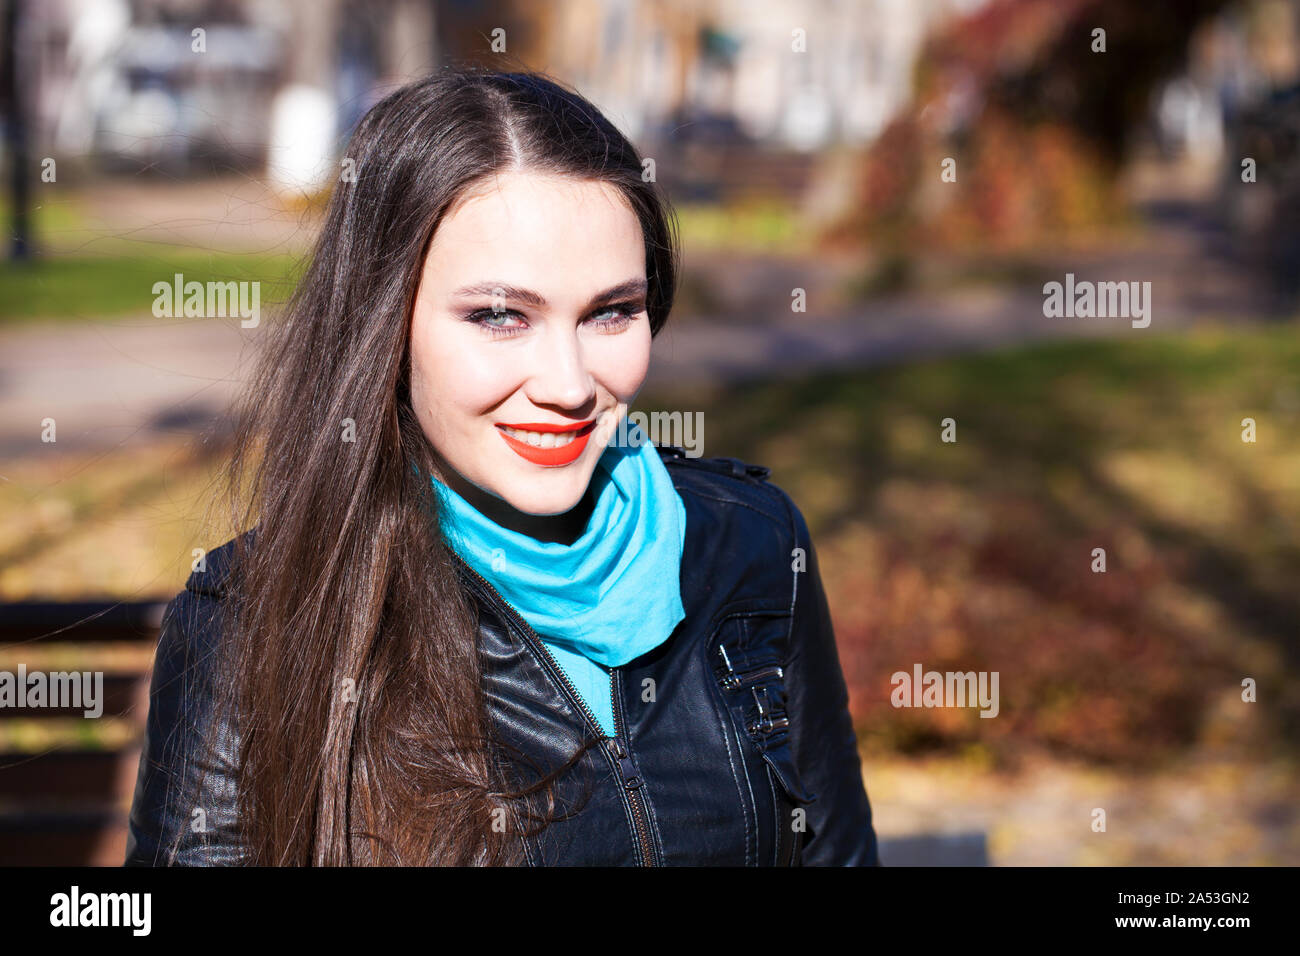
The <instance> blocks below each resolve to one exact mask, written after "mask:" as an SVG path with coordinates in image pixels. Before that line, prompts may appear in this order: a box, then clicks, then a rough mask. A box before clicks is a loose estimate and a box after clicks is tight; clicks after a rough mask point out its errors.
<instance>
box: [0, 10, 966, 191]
mask: <svg viewBox="0 0 1300 956" xmlns="http://www.w3.org/2000/svg"><path fill="white" fill-rule="evenodd" d="M982 2H983V0H857V2H850V0H554V2H549V3H537V2H529V0H497V2H470V0H369V2H362V0H44V2H40V3H35V2H32V0H18V3H19V10H20V15H19V19H18V28H17V29H18V33H19V40H18V43H17V50H18V51H19V54H20V55H21V56H22V58H23V63H22V69H23V71H24V72H25V74H26V75H29V76H31V77H32V82H31V83H30V84H29V86H28V87H27V88H26V96H27V98H28V104H29V108H30V109H31V111H32V114H33V115H32V118H33V123H32V126H33V129H34V134H33V135H34V139H35V141H36V144H37V147H36V148H37V149H38V150H39V153H38V155H43V154H53V155H55V156H57V157H86V158H90V159H93V160H94V161H95V162H96V163H97V164H98V165H100V166H102V167H107V168H115V167H116V168H123V169H132V170H137V169H140V168H141V167H142V166H153V165H156V166H158V167H161V168H163V169H166V170H168V171H171V172H174V173H183V172H186V171H202V170H204V169H207V168H210V167H211V166H213V165H222V166H235V167H238V168H253V167H256V166H259V165H262V164H266V166H267V168H268V170H269V173H270V177H271V179H272V181H273V182H276V183H279V184H280V185H281V186H283V187H284V188H286V189H295V188H311V187H312V186H313V185H319V183H320V181H321V177H322V176H324V175H325V174H326V166H328V164H330V163H332V162H333V160H334V152H335V150H336V148H337V143H338V142H339V140H340V139H341V138H342V136H344V135H345V134H346V132H347V131H348V130H349V129H350V128H351V127H352V125H353V124H354V123H355V121H356V120H357V118H358V117H359V116H360V115H361V114H362V113H363V112H364V111H365V109H366V108H368V107H369V106H370V105H371V103H373V102H374V100H375V99H376V98H377V96H378V95H379V94H380V93H381V92H382V91H383V90H384V89H385V88H387V87H388V86H391V85H394V84H398V83H401V82H403V81H406V80H408V79H410V78H412V77H415V76H419V75H422V74H424V73H427V72H428V71H430V70H432V69H434V68H435V67H436V66H437V65H438V64H441V63H446V62H483V63H493V62H496V63H501V62H503V61H504V58H502V57H501V56H499V53H500V52H504V53H505V54H507V56H508V57H509V61H508V62H509V63H510V65H512V66H517V65H519V64H526V65H527V66H528V67H529V68H537V69H543V70H545V71H547V72H548V73H550V74H551V75H553V76H556V77H558V78H560V79H562V80H563V81H565V82H567V83H570V84H572V85H574V86H576V87H577V88H578V89H579V90H580V91H582V92H583V93H584V94H585V95H587V96H588V97H590V98H591V99H592V100H593V101H594V102H596V103H597V105H598V106H600V107H601V108H602V109H603V110H605V111H607V113H608V114H609V115H610V116H611V118H612V119H614V121H615V122H617V123H618V124H620V126H621V127H622V128H623V129H624V130H625V132H627V133H628V134H629V135H631V136H632V137H634V138H636V139H637V140H638V141H639V142H641V141H656V140H663V139H666V138H667V137H668V136H669V135H670V134H671V135H672V136H673V137H675V138H676V139H677V140H680V141H688V140H692V139H700V140H705V141H711V142H718V141H744V142H748V143H758V144H765V145H768V146H771V147H772V148H774V149H789V150H799V151H809V150H815V149H819V148H822V147H825V146H827V145H830V144H833V143H850V144H862V143H866V142H869V141H870V140H871V139H872V138H873V137H874V136H875V135H876V134H877V133H878V132H879V131H880V129H881V128H882V126H883V125H884V123H885V122H886V121H887V120H888V119H889V117H890V116H891V115H892V114H893V112H894V111H895V110H897V109H898V108H899V107H900V106H901V105H902V104H903V103H905V102H906V100H907V98H908V95H909V90H910V86H911V69H912V64H913V60H914V58H915V54H916V51H917V49H918V48H919V45H920V43H921V41H922V39H923V37H924V35H925V33H926V31H927V29H928V28H929V27H930V26H931V25H932V24H933V23H934V22H935V21H936V20H938V19H941V18H943V17H945V16H948V15H951V14H953V13H960V12H964V11H966V10H969V9H970V8H972V7H974V6H978V5H979V4H980V3H982ZM494 45H495V46H494ZM502 46H504V50H502V49H501V47H502Z"/></svg>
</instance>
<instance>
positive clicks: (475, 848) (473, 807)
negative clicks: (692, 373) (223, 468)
mask: <svg viewBox="0 0 1300 956" xmlns="http://www.w3.org/2000/svg"><path fill="white" fill-rule="evenodd" d="M344 156H345V157H346V159H348V160H350V161H351V162H350V163H345V164H344V168H350V170H351V171H352V172H353V173H354V175H353V176H351V177H345V178H344V181H341V182H340V183H338V184H337V185H336V186H335V188H334V192H333V195H332V197H331V199H330V202H329V206H328V209H327V211H326V213H325V219H324V226H323V231H322V232H321V234H320V237H319V240H318V243H317V245H316V247H315V249H314V252H313V253H312V256H311V258H310V261H309V264H308V266H307V268H306V270H305V272H304V275H303V278H302V280H301V282H300V283H299V285H298V287H297V289H296V291H295V293H294V295H293V297H292V298H291V299H290V301H289V302H288V304H287V307H286V309H285V311H284V313H283V315H282V316H281V317H280V319H279V321H278V322H277V328H276V329H275V330H274V335H275V340H274V342H273V343H272V344H271V346H270V347H269V348H267V349H266V350H265V352H264V353H263V355H262V357H261V363H260V365H259V367H258V369H257V372H256V375H255V377H254V380H253V382H252V383H251V386H250V388H249V390H248V392H247V393H246V395H245V397H244V400H243V403H242V405H241V407H240V409H239V413H238V420H237V425H236V430H235V448H234V452H233V454H232V456H231V459H230V468H229V474H228V480H229V484H230V488H231V492H232V499H231V500H232V503H233V504H234V505H235V512H234V520H235V522H236V523H235V527H237V528H239V527H250V526H251V525H252V524H254V522H256V530H255V535H254V541H253V543H252V545H251V546H249V547H244V546H243V542H242V541H241V542H240V547H239V548H238V549H237V558H236V562H235V564H236V567H237V573H236V574H235V575H234V576H233V577H232V579H231V590H230V593H229V597H230V600H227V601H225V602H224V605H225V607H224V610H226V611H227V612H229V613H227V614H226V617H227V624H226V625H225V627H224V630H223V643H224V645H225V646H224V650H225V651H226V653H225V655H224V662H225V663H224V665H223V667H222V670H221V674H222V676H221V679H220V681H219V695H218V696H219V700H220V701H221V702H222V703H223V704H224V706H226V707H229V708H231V709H232V710H233V712H234V713H235V714H236V720H237V723H238V728H239V733H240V737H241V740H240V747H239V765H238V768H237V780H238V799H239V809H240V821H241V824H240V825H241V827H242V829H243V836H244V840H245V842H246V845H247V847H248V851H249V862H252V863H257V864H277V865H309V864H310V865H341V864H418V865H438V864H453V865H462V864H503V863H512V862H518V860H519V857H518V853H519V841H518V840H517V839H516V837H517V834H518V833H519V832H521V830H522V826H523V824H522V822H521V821H522V819H523V815H522V814H521V813H520V812H519V810H518V807H517V806H515V804H514V798H516V797H518V796H520V793H519V792H512V791H509V790H508V788H507V787H506V785H505V777H506V772H505V771H504V770H502V767H501V759H500V756H499V754H500V751H499V750H497V749H494V746H495V745H494V741H493V736H492V733H491V726H490V720H489V719H488V716H487V712H486V707H485V701H484V694H483V692H482V687H481V683H480V681H481V670H480V661H479V656H478V651H477V630H476V627H477V622H476V619H475V616H474V604H473V602H472V601H471V600H470V599H469V598H468V596H467V595H466V594H465V592H464V588H463V585H462V584H461V582H460V580H459V578H458V576H457V570H456V566H455V563H454V559H453V557H452V555H451V554H450V552H449V550H448V547H447V545H446V543H445V542H444V541H443V539H442V536H441V534H440V532H439V529H438V521H437V510H436V498H435V496H434V495H433V494H432V488H431V486H430V482H429V476H430V474H432V473H434V472H435V470H436V469H437V468H438V467H439V465H440V462H439V459H438V456H437V453H436V451H435V449H433V448H432V447H431V445H430V444H429V442H428V440H427V438H426V436H425V434H424V432H423V431H422V430H421V428H420V425H419V423H418V421H417V419H416V417H415V414H414V412H413V411H412V408H411V399H410V354H409V348H408V341H409V325H410V319H411V313H412V306H413V302H414V298H415V293H416V289H417V287H418V282H419V274H420V269H421V265H422V263H423V260H424V256H425V253H426V250H427V248H428V244H429V241H430V240H431V238H432V237H433V234H434V230H435V229H436V228H437V226H438V224H439V222H440V220H441V218H442V217H443V215H444V214H445V213H446V210H448V208H450V207H451V205H452V204H453V203H454V202H455V200H456V199H457V198H458V197H459V196H460V195H461V194H463V193H464V192H465V191H466V190H467V189H469V188H470V187H471V186H473V185H475V184H476V183H478V182H479V181H480V180H483V179H485V178H487V177H490V176H492V175H494V174H496V173H499V172H502V171H505V170H511V169H523V170H534V171H538V172H543V173H547V174H554V175H562V176H567V177H572V178H575V179H579V180H594V181H605V182H608V183H611V184H613V185H614V186H616V187H617V188H618V189H619V190H620V191H621V193H622V195H624V196H625V197H626V199H627V201H628V202H629V204H630V205H631V208H632V209H633V210H634V211H635V213H636V215H637V217H638V219H639V220H640V222H641V226H642V231H643V235H644V238H645V249H646V275H647V280H648V283H649V296H648V305H647V308H648V312H649V317H650V326H651V329H652V331H653V332H655V333H657V332H658V331H659V329H660V328H661V327H662V326H663V324H664V322H665V320H666V319H667V317H668V313H669V310H670V309H671V306H672V299H673V293H674V287H675V281H676V274H677V264H678V247H677V236H676V229H675V223H674V219H673V213H672V210H671V207H670V206H669V205H668V203H667V201H666V199H665V198H664V197H663V195H662V194H661V192H660V191H659V189H658V187H657V186H656V185H655V184H654V183H653V182H647V181H646V179H645V178H644V177H643V175H642V169H643V164H642V158H641V156H640V155H639V154H638V152H637V150H636V149H635V148H634V147H633V146H632V144H631V143H629V142H628V140H627V139H626V138H625V137H624V136H623V135H622V134H621V133H620V132H619V131H618V130H617V129H616V128H615V127H614V126H613V125H612V124H611V123H610V122H609V121H608V120H607V119H606V118H605V117H604V116H602V115H601V113H600V112H599V111H598V110H597V109H596V108H595V107H594V106H593V105H592V104H591V103H589V102H588V101H587V100H585V99H584V98H583V97H581V96H579V95H578V94H577V93H575V92H573V91H571V90H569V89H567V88H565V87H563V86H562V85H560V84H558V83H556V82H554V81H553V80H551V79H549V78H547V77H545V76H544V75H540V74H536V73H528V72H517V73H503V72H497V71H491V70H486V69H481V68H475V67H457V68H448V69H445V70H444V71H442V72H439V73H436V74H434V75H432V76H429V77H428V78H426V79H423V80H420V81H418V82H415V83H412V84H410V85H408V86H405V87H403V88H401V89H399V90H397V91H395V92H393V93H392V94H390V95H388V96H387V97H386V98H385V99H383V100H382V101H381V102H379V103H378V104H377V105H375V106H374V107H373V108H372V109H371V110H370V111H369V112H368V113H367V114H366V115H365V116H364V117H363V118H362V120H361V121H360V123H359V125H358V127H357V129H356V130H355V132H354V133H353V135H352V137H351V140H350V142H349V145H348V147H347V149H346V151H345V153H344ZM349 180H354V181H349ZM214 726H215V722H214ZM561 769H563V768H561ZM503 809H505V810H507V813H506V814H505V815H504V816H503V815H502V812H501V811H502V810H503ZM503 819H504V820H506V821H508V825H506V826H501V825H500V824H501V822H502V820H503Z"/></svg>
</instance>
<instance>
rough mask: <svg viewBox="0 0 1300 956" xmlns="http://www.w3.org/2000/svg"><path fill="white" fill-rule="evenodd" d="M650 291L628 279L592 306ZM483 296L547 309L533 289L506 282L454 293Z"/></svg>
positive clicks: (598, 295) (598, 296) (598, 297)
mask: <svg viewBox="0 0 1300 956" xmlns="http://www.w3.org/2000/svg"><path fill="white" fill-rule="evenodd" d="M647 289H648V286H647V283H646V280H645V279H628V280H627V281H626V282H620V283H619V284H618V285H614V286H610V287H609V288H608V289H606V290H604V291H603V292H598V293H596V295H594V296H592V297H591V303H590V304H591V305H595V304H596V303H599V302H608V301H610V300H612V299H620V298H627V297H629V296H643V295H645V294H646V291H647ZM481 295H490V296H500V297H501V298H503V299H509V300H511V301H512V302H522V303H524V304H525V305H531V306H535V307H536V308H545V307H546V299H545V298H544V297H543V296H541V295H539V294H538V293H536V292H534V291H532V290H531V289H520V288H516V287H515V286H512V285H506V283H504V282H478V283H475V284H474V285H467V286H464V287H463V288H460V289H457V290H456V291H455V292H453V293H452V296H453V297H456V298H470V297H477V296H481Z"/></svg>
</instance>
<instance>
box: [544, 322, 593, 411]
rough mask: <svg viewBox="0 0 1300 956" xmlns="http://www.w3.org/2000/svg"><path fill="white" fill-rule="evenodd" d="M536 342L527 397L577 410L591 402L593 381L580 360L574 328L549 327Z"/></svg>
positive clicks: (579, 347)
mask: <svg viewBox="0 0 1300 956" xmlns="http://www.w3.org/2000/svg"><path fill="white" fill-rule="evenodd" d="M539 344H540V346H541V347H540V349H539V350H538V352H537V353H536V355H535V362H536V367H535V368H534V369H533V374H532V375H531V376H530V377H529V384H528V389H527V394H528V398H529V400H530V401H532V402H533V404H535V405H553V406H556V407H558V408H565V409H579V408H581V407H582V406H583V405H586V404H587V403H588V402H589V401H591V399H592V397H593V396H594V395H595V392H596V380H595V378H593V377H592V374H591V373H590V372H589V371H588V370H587V367H586V365H585V364H584V362H583V356H582V345H581V343H580V342H579V341H578V335H577V332H576V330H573V329H568V330H563V329H554V330H548V332H547V334H546V335H544V336H542V337H541V341H540V343H539Z"/></svg>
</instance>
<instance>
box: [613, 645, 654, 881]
mask: <svg viewBox="0 0 1300 956" xmlns="http://www.w3.org/2000/svg"><path fill="white" fill-rule="evenodd" d="M621 683H622V675H620V674H617V668H615V672H613V673H611V674H610V677H609V696H610V703H611V704H613V708H614V736H613V737H612V738H611V739H610V746H611V747H612V748H613V749H614V756H615V758H617V760H618V769H619V773H621V774H622V776H623V789H624V790H626V791H627V796H628V800H629V801H630V802H631V804H632V816H633V818H634V820H635V822H636V835H637V839H638V840H640V841H641V865H642V866H654V865H655V852H654V842H653V841H652V840H651V839H650V827H649V826H648V825H647V824H646V821H645V818H646V808H645V802H644V798H643V797H642V795H641V774H640V771H638V770H637V767H636V762H635V761H634V760H633V759H632V753H631V751H630V750H629V749H628V747H627V746H626V745H625V742H626V740H627V728H626V727H624V726H623V711H622V709H621V708H620V707H619V706H618V687H619V685H620V684H621Z"/></svg>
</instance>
